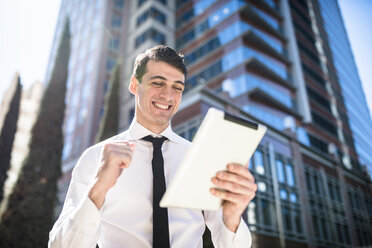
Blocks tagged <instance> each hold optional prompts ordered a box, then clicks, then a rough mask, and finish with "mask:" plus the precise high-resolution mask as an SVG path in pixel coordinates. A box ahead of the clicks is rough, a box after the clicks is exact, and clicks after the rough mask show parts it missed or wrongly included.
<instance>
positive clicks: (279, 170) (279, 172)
mask: <svg viewBox="0 0 372 248" xmlns="http://www.w3.org/2000/svg"><path fill="white" fill-rule="evenodd" d="M283 167H284V166H283V162H282V161H281V160H279V159H277V160H276V173H277V177H278V181H279V182H280V183H284V182H285V178H284V168H283Z"/></svg>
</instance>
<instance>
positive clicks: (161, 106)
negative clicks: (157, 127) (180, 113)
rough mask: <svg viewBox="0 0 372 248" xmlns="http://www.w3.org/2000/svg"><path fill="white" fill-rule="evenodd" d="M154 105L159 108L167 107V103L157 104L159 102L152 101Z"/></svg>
mask: <svg viewBox="0 0 372 248" xmlns="http://www.w3.org/2000/svg"><path fill="white" fill-rule="evenodd" d="M154 105H155V106H156V107H158V108H161V109H164V110H165V109H168V105H163V104H159V103H154Z"/></svg>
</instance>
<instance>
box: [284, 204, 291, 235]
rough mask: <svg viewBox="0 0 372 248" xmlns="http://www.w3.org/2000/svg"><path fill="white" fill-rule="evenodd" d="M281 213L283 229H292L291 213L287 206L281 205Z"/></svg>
mask: <svg viewBox="0 0 372 248" xmlns="http://www.w3.org/2000/svg"><path fill="white" fill-rule="evenodd" d="M282 214H283V225H284V229H285V230H287V231H292V221H291V215H290V210H289V208H287V207H283V208H282Z"/></svg>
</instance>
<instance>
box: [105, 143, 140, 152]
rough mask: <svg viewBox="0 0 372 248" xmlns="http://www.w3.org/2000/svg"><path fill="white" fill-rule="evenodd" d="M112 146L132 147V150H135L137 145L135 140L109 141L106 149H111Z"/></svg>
mask: <svg viewBox="0 0 372 248" xmlns="http://www.w3.org/2000/svg"><path fill="white" fill-rule="evenodd" d="M111 147H118V148H121V149H130V150H132V151H134V149H135V147H136V144H135V143H134V142H127V141H123V142H113V143H107V144H106V145H105V147H104V149H109V148H111Z"/></svg>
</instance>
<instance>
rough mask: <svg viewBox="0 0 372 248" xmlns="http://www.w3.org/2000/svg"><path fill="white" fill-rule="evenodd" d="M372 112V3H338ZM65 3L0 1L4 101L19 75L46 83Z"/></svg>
mask: <svg viewBox="0 0 372 248" xmlns="http://www.w3.org/2000/svg"><path fill="white" fill-rule="evenodd" d="M338 1H339V4H340V8H341V13H342V15H343V17H344V22H345V26H346V29H347V33H348V35H349V40H350V44H351V47H352V50H353V53H354V58H355V61H356V64H357V67H358V70H359V76H360V78H361V81H362V84H363V88H364V92H365V95H366V98H367V102H368V105H369V109H370V113H372V66H371V62H370V60H371V58H372V28H371V27H370V25H371V23H372V14H371V13H372V0H338ZM60 3H61V0H0V102H1V99H2V97H3V94H4V91H5V90H6V89H7V87H9V84H10V83H11V81H12V79H13V77H14V75H15V73H16V72H19V73H20V76H21V83H22V84H23V86H24V87H25V88H28V87H29V86H30V85H31V84H32V83H34V82H36V81H41V82H43V81H44V77H45V73H46V69H47V63H48V59H49V53H50V50H51V45H52V42H53V36H54V29H55V26H56V23H57V18H58V11H59V7H60Z"/></svg>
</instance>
